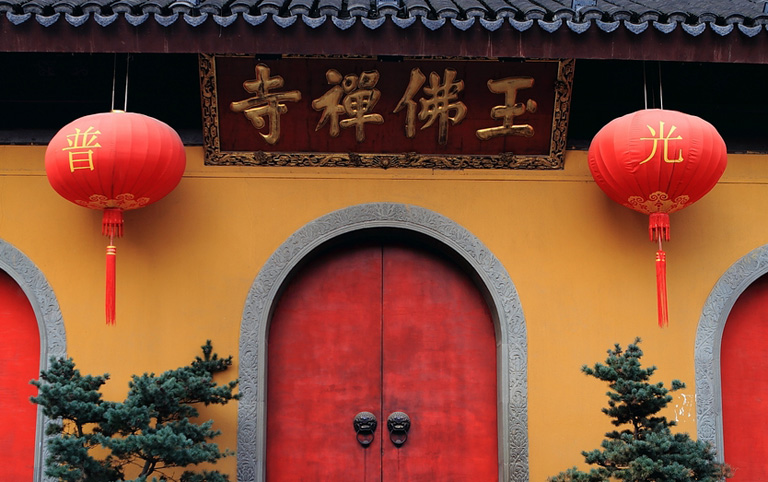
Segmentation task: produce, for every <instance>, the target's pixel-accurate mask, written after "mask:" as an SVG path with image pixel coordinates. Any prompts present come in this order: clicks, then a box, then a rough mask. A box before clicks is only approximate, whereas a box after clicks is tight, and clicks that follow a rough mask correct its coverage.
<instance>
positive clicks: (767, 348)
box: [720, 276, 768, 482]
mask: <svg viewBox="0 0 768 482" xmlns="http://www.w3.org/2000/svg"><path fill="white" fill-rule="evenodd" d="M767 370H768V276H763V277H762V278H760V279H758V280H757V281H755V282H754V283H753V284H752V285H751V286H750V287H749V288H747V289H746V290H745V291H744V293H742V295H741V296H740V297H739V299H738V300H737V301H736V303H735V304H734V306H733V309H732V310H731V313H730V314H729V315H728V321H727V322H726V324H725V330H724V331H723V339H722V344H721V352H720V373H721V387H722V401H723V445H724V448H723V452H724V455H725V461H726V462H727V463H728V464H730V465H731V466H732V467H733V468H734V477H733V479H729V480H734V481H736V482H738V481H743V482H753V481H758V480H768V435H767V434H766V431H765V428H766V427H768V373H767Z"/></svg>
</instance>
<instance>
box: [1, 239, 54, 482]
mask: <svg viewBox="0 0 768 482" xmlns="http://www.w3.org/2000/svg"><path fill="white" fill-rule="evenodd" d="M0 269H1V270H3V271H5V272H6V273H8V275H9V276H10V277H11V278H13V279H14V281H16V283H18V285H19V286H20V287H21V289H22V291H24V294H25V295H26V296H27V299H29V302H30V304H31V305H32V309H33V311H34V313H35V318H36V319H37V326H38V329H39V333H40V370H45V369H47V368H48V361H49V360H50V358H51V357H56V358H58V357H65V356H66V355H67V339H66V333H65V332H64V320H63V319H62V317H61V310H60V309H59V302H58V301H57V300H56V295H54V294H53V290H52V289H51V286H50V285H49V284H48V281H47V280H46V279H45V276H44V275H43V273H42V272H41V271H40V269H38V267H37V266H35V264H34V263H33V262H32V260H30V259H29V258H28V257H27V256H25V255H24V254H23V253H22V252H21V251H19V250H18V249H16V248H15V247H14V246H13V245H11V244H10V243H8V242H6V241H3V240H2V239H0ZM48 423H49V420H48V418H47V417H45V416H44V415H43V413H42V410H41V409H40V406H38V409H37V426H36V435H35V479H34V480H35V482H40V481H53V479H51V478H49V477H47V476H45V475H43V471H44V467H43V465H44V461H45V458H46V456H47V452H48V446H47V444H46V443H45V427H46V426H47V424H48Z"/></svg>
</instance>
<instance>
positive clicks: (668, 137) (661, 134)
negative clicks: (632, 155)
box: [640, 121, 683, 164]
mask: <svg viewBox="0 0 768 482" xmlns="http://www.w3.org/2000/svg"><path fill="white" fill-rule="evenodd" d="M645 127H647V128H648V130H649V131H650V132H651V135H652V136H655V135H656V131H655V130H654V129H653V127H651V126H649V125H646V126H645ZM676 129H677V126H672V128H671V129H669V132H667V134H666V137H665V136H664V121H659V137H641V138H640V140H641V141H653V149H652V150H651V153H650V154H649V155H648V157H647V158H646V159H645V160H644V161H643V162H641V163H640V164H645V163H646V162H648V161H650V160H651V159H653V156H655V155H656V149H658V147H659V141H663V142H664V154H663V156H662V160H663V161H664V162H667V163H676V162H683V150H682V149H680V150H679V151H678V153H677V159H670V158H669V141H680V140H682V139H683V136H681V135H679V134H678V136H677V137H672V133H674V132H675V130H676Z"/></svg>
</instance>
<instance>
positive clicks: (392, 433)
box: [387, 412, 411, 447]
mask: <svg viewBox="0 0 768 482" xmlns="http://www.w3.org/2000/svg"><path fill="white" fill-rule="evenodd" d="M387 429H389V440H391V441H392V443H393V444H395V446H396V447H400V446H402V445H403V444H404V443H405V441H406V440H408V430H410V429H411V418H410V417H409V416H408V414H406V413H405V412H392V413H391V414H390V415H389V418H387Z"/></svg>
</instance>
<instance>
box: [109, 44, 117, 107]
mask: <svg viewBox="0 0 768 482" xmlns="http://www.w3.org/2000/svg"><path fill="white" fill-rule="evenodd" d="M116 78H117V54H115V59H114V60H113V61H112V107H111V108H110V109H109V110H115V82H116Z"/></svg>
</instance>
